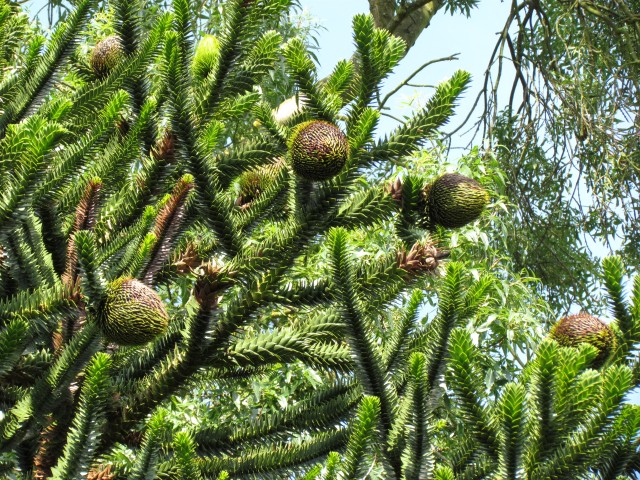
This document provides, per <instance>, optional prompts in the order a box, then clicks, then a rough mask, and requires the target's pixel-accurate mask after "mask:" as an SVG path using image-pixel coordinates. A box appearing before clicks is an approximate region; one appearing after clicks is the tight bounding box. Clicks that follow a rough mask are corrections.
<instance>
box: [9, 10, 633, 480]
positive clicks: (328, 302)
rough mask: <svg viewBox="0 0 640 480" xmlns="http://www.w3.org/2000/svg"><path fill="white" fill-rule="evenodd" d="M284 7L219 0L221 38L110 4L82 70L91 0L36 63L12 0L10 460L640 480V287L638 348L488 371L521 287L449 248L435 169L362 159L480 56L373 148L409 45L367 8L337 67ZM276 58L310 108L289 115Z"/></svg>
mask: <svg viewBox="0 0 640 480" xmlns="http://www.w3.org/2000/svg"><path fill="white" fill-rule="evenodd" d="M291 6H292V2H290V1H288V0H229V1H228V2H224V8H223V9H222V10H221V11H222V12H223V14H222V15H223V16H222V20H221V22H220V25H217V27H216V29H215V32H216V36H217V38H218V39H219V46H218V47H216V49H217V50H218V51H217V53H215V55H213V54H212V52H211V51H207V52H204V51H203V48H204V47H203V46H202V44H201V45H200V46H197V44H196V41H195V40H196V38H199V37H201V36H202V33H201V32H198V24H199V21H200V19H199V17H198V18H196V16H195V15H194V8H193V7H194V5H192V4H191V3H190V2H189V1H187V0H177V1H174V2H173V3H172V5H171V11H170V12H164V11H163V7H162V6H158V7H157V9H158V10H157V11H156V12H155V13H154V15H153V16H152V17H150V18H148V19H147V18H144V19H143V14H144V13H145V12H143V11H142V7H143V5H142V3H140V2H137V1H124V0H114V1H113V2H112V3H111V4H110V5H107V6H105V8H108V9H109V12H110V13H111V14H112V15H110V16H109V18H110V19H112V20H113V24H112V25H110V26H109V28H110V29H111V30H112V31H114V32H115V33H116V34H117V35H118V36H119V38H120V41H121V47H122V51H123V52H122V53H123V55H122V57H121V58H119V59H118V61H117V62H115V63H114V64H113V65H110V66H109V69H108V71H109V72H108V75H104V76H103V78H101V79H96V78H95V76H93V75H91V73H90V72H89V73H87V71H86V65H84V66H83V65H82V62H81V61H80V60H78V59H79V58H80V57H81V56H78V55H76V56H71V58H72V61H71V62H67V61H66V60H67V54H68V53H69V52H70V50H71V49H72V47H74V46H75V45H76V44H77V43H81V42H82V41H83V40H84V39H83V38H82V35H83V33H81V32H83V31H84V24H85V20H86V19H87V18H88V17H89V16H90V15H93V14H94V13H97V12H98V8H99V7H98V6H97V5H95V4H94V3H92V2H86V1H85V2H79V3H76V4H75V10H74V11H73V12H71V13H70V14H69V15H68V16H67V17H66V19H65V21H64V22H63V23H60V24H59V25H58V27H56V29H55V32H54V33H53V35H52V36H51V37H50V39H49V40H47V41H46V47H45V48H44V49H43V50H42V51H43V52H44V53H42V54H40V47H42V46H43V45H44V43H45V40H43V38H42V37H40V36H39V35H37V34H36V33H37V32H31V31H29V30H28V28H27V26H26V24H25V23H24V18H23V16H21V14H20V13H19V8H18V7H17V6H14V5H11V6H8V7H7V8H4V7H2V6H0V28H2V29H3V30H2V31H3V32H4V31H7V32H16V34H19V35H23V36H24V37H29V38H30V43H29V45H30V46H29V48H28V49H27V53H26V57H25V58H24V59H21V53H20V52H19V51H18V45H17V43H16V44H11V42H10V41H8V40H4V39H2V42H5V43H3V44H2V45H4V46H3V48H4V50H2V52H1V55H0V62H5V63H6V64H12V63H16V68H15V69H5V68H4V67H3V69H2V72H4V74H5V77H3V78H2V79H0V95H1V96H2V105H3V106H4V107H3V114H2V116H1V117H0V130H1V132H0V167H1V168H0V171H1V172H2V176H0V188H2V195H1V196H0V411H1V412H2V414H3V415H2V417H1V418H0V454H2V455H3V456H2V457H1V458H2V462H0V468H2V469H4V470H3V471H2V473H1V474H0V475H2V474H4V473H6V472H8V474H9V475H12V476H15V477H20V476H24V475H31V474H33V476H36V477H40V478H46V477H49V476H53V477H54V478H77V477H78V476H88V477H89V478H97V477H98V478H99V477H100V476H107V475H113V476H114V477H115V478H136V479H143V478H189V479H196V478H220V479H223V478H291V477H295V478H310V479H311V478H325V479H332V478H335V479H337V478H344V479H345V480H346V479H352V478H360V477H364V476H367V475H368V476H371V478H389V479H393V478H396V479H422V478H441V479H449V478H453V477H454V476H455V478H458V477H461V478H472V477H475V478H483V477H494V478H516V477H518V476H522V475H528V478H567V476H568V475H572V474H573V472H576V476H575V478H580V476H586V475H587V474H589V473H594V474H595V473H600V472H607V473H606V474H607V475H633V474H635V472H636V471H637V463H638V461H637V452H635V450H634V449H635V443H634V442H636V441H637V436H638V435H637V434H638V431H637V426H638V425H639V424H640V421H639V420H638V419H639V418H640V417H638V415H637V410H636V409H633V408H622V407H621V399H622V398H623V396H624V394H625V392H627V391H628V390H629V389H630V388H631V387H632V386H633V385H635V384H637V383H638V380H637V378H638V375H637V372H638V371H640V367H638V365H636V364H634V363H632V362H634V361H635V360H634V357H633V355H631V353H632V352H633V349H634V346H635V344H636V343H637V341H638V340H640V339H639V338H638V335H637V332H638V331H640V330H639V329H638V328H639V327H638V324H640V314H639V313H638V312H639V311H640V308H639V307H638V305H640V288H638V287H637V286H638V285H640V283H638V282H636V284H635V285H636V288H635V289H634V291H633V294H632V295H633V298H632V302H631V303H632V305H631V307H628V306H627V305H626V299H625V298H624V295H625V292H624V288H623V286H622V282H623V277H624V275H623V273H622V272H623V269H622V268H621V266H620V265H618V264H617V263H616V262H615V261H610V262H609V263H608V264H607V265H608V266H607V267H606V268H605V275H606V278H607V286H608V288H609V293H610V296H611V298H612V305H613V306H614V311H615V317H616V320H617V324H618V330H619V332H620V337H621V339H620V345H621V347H620V348H618V349H617V350H616V352H615V354H614V355H612V357H611V360H610V361H609V362H607V363H606V364H605V365H604V366H603V367H602V369H601V370H600V371H598V372H596V371H594V370H591V369H589V368H588V366H589V365H590V362H591V361H592V360H593V359H594V358H595V357H596V355H597V352H596V351H595V349H594V348H593V347H589V346H588V345H585V346H579V347H578V348H561V347H560V346H558V345H557V344H556V343H554V342H545V343H543V344H542V346H541V347H540V349H539V350H538V354H537V355H536V357H535V359H534V360H532V362H531V363H530V364H529V366H527V367H526V368H524V370H523V371H522V372H515V373H514V376H513V377H512V378H511V379H510V382H509V383H507V384H506V385H504V384H500V385H498V386H496V385H493V386H492V388H490V389H485V385H484V381H483V379H484V378H485V377H486V374H485V371H484V369H485V367H486V365H487V364H491V363H492V362H493V361H494V360H493V359H494V358H495V357H496V356H498V355H500V354H502V353H503V351H504V350H503V348H506V347H507V346H509V344H506V346H505V345H489V346H487V351H486V352H485V351H483V350H481V349H479V348H478V347H477V346H476V344H475V343H474V341H476V340H478V339H477V338H474V337H472V336H470V335H469V333H468V330H466V328H467V327H469V326H470V325H480V324H483V323H490V317H491V314H490V313H489V312H490V310H491V308H493V306H495V305H496V304H498V302H497V301H496V298H497V297H505V296H507V293H505V292H506V289H505V290H499V289H498V288H497V287H496V285H495V284H496V283H497V282H494V279H493V277H491V276H490V275H481V274H478V272H471V273H470V272H467V271H466V270H465V268H464V267H463V265H462V264H461V263H459V262H453V261H452V262H449V261H448V260H447V257H448V255H449V254H450V252H449V247H450V245H449V244H448V239H447V238H446V237H436V236H433V235H432V234H433V233H434V232H429V231H428V229H429V228H430V227H431V225H430V224H429V222H425V221H423V220H421V219H420V215H419V212H420V211H421V210H424V203H425V201H424V199H423V198H422V197H421V189H422V186H423V185H424V183H425V182H424V180H425V179H424V178H422V177H421V176H420V175H414V174H410V175H406V176H405V177H403V180H402V182H400V184H401V185H398V184H397V182H394V185H393V186H392V188H391V189H389V188H387V185H386V184H385V183H386V181H384V180H375V178H376V176H375V175H371V173H372V168H374V167H375V166H377V165H380V164H396V163H399V162H400V160H401V157H403V156H405V155H408V154H411V153H412V152H414V151H416V150H417V149H418V148H420V146H421V145H422V144H424V142H425V141H427V140H428V139H429V138H431V137H434V136H435V135H436V134H437V129H438V128H439V127H440V126H442V125H444V124H445V123H446V122H447V120H448V118H449V116H450V115H451V113H452V110H453V106H454V105H455V103H456V101H457V98H458V97H459V95H460V94H461V93H462V92H463V91H464V89H465V87H466V85H467V83H468V81H469V76H468V74H466V73H464V72H456V73H455V74H454V75H453V76H452V77H451V79H450V80H447V81H445V82H443V83H442V84H441V85H439V86H438V87H437V89H436V91H435V93H434V95H433V97H432V98H431V100H429V101H428V102H427V103H426V105H425V106H424V108H422V109H420V110H419V111H418V112H416V113H415V114H413V115H412V116H411V117H410V118H409V120H408V121H407V122H406V123H404V124H402V125H400V126H399V127H398V128H397V129H396V130H395V131H394V132H392V133H391V134H389V135H388V136H387V137H384V138H382V139H376V138H375V136H374V132H375V131H376V129H377V128H378V122H379V119H380V111H379V109H378V108H376V107H375V106H374V103H373V102H374V99H375V98H376V93H377V91H378V89H379V88H380V84H381V82H382V81H383V80H384V79H385V78H386V77H387V76H388V75H389V73H390V72H391V70H392V69H393V68H394V67H395V65H397V63H398V62H399V60H400V58H401V57H402V55H403V54H404V51H405V44H404V42H403V41H402V40H399V39H397V38H395V37H393V36H392V35H391V34H389V33H388V32H386V31H384V30H381V29H379V28H376V27H375V24H374V21H373V19H372V18H371V17H369V16H365V15H359V16H357V17H356V18H355V19H354V22H353V25H354V39H355V44H356V48H357V55H356V57H355V60H354V61H342V62H339V64H338V65H337V66H336V68H335V69H334V71H333V73H332V74H331V75H330V77H329V78H328V79H327V81H326V82H320V81H318V79H317V75H316V70H315V65H314V63H313V60H312V58H313V56H312V55H311V54H310V53H309V52H308V51H307V49H306V48H305V42H304V41H303V39H298V38H291V37H290V31H288V30H287V29H282V31H274V30H271V28H274V25H276V26H277V25H279V24H280V23H282V21H283V19H284V18H285V14H286V13H287V12H288V10H289V9H290V8H291ZM7 18H13V19H14V20H12V21H7V20H6V19H7ZM143 20H144V21H143ZM30 35H31V37H33V38H31V37H30ZM92 38H95V36H93V37H92ZM205 38H206V37H205ZM280 52H281V54H282V58H280ZM203 56H204V57H205V58H204V59H203ZM280 60H281V62H280V63H279V61H280ZM2 65H4V64H2ZM200 67H202V68H200ZM205 67H206V68H205ZM274 69H280V70H278V72H277V74H278V75H281V76H283V78H286V79H287V82H289V83H288V84H287V85H288V86H285V87H286V88H287V89H288V90H287V92H286V93H287V94H293V93H297V94H298V97H299V98H300V99H301V103H302V104H303V108H302V111H301V112H300V113H298V114H297V115H295V116H294V117H293V118H292V119H291V120H289V121H286V122H280V121H279V120H278V116H277V115H276V114H275V113H274V107H276V105H275V104H274V103H270V102H272V101H273V99H274V97H278V96H279V94H278V95H275V94H274V92H265V88H266V87H267V86H269V85H272V83H270V82H271V80H270V79H265V76H266V75H268V74H269V73H273V72H274ZM58 78H63V80H64V81H63V82H52V80H54V79H58ZM285 83H286V82H285ZM125 123H126V125H127V128H121V127H123V125H125ZM338 124H340V125H341V127H340V128H343V130H341V129H340V128H339V127H337V125H338ZM307 130H310V131H311V133H312V135H310V137H309V138H308V139H307V138H306V137H305V135H306V133H305V132H307ZM325 134H327V135H328V136H329V141H328V142H327V141H326V140H327V139H326V138H321V137H323V136H325ZM308 140H309V141H308ZM288 141H289V145H288V143H287V142H288ZM327 143H328V145H327ZM296 145H298V147H296ZM300 145H302V146H300ZM325 147H327V148H328V149H325ZM298 154H300V155H298ZM296 156H297V157H296ZM314 156H315V157H316V158H315V160H314V162H315V163H313V168H312V169H311V170H309V171H307V172H306V173H305V172H303V173H302V175H300V173H301V172H300V169H299V168H298V167H296V158H298V160H299V159H300V158H303V160H304V161H305V162H307V161H308V160H309V159H313V157H314ZM288 158H290V159H291V162H292V166H293V168H292V169H290V168H288V164H287V159H288ZM327 162H328V163H330V164H331V165H330V168H328V169H327V168H323V169H321V170H318V168H317V167H318V165H317V164H318V163H319V164H323V163H327ZM303 163H304V162H303ZM307 164H308V162H307ZM292 170H293V172H292ZM309 172H311V174H309ZM295 173H297V174H298V175H295ZM256 175H257V176H258V178H256ZM299 175H300V176H302V177H303V180H302V181H301V180H300V179H299V178H298V176H299ZM304 177H306V178H307V179H311V180H324V179H329V178H330V179H331V181H326V182H316V183H312V182H309V181H305V180H304ZM467 184H469V182H467ZM400 187H402V188H400ZM483 198H484V200H485V203H486V197H483ZM239 199H240V201H238V200H239ZM427 203H428V202H427ZM483 206H484V205H483ZM372 238H373V239H377V240H378V245H374V243H375V242H370V241H369V240H370V239H372ZM363 239H365V240H363ZM375 246H377V247H378V249H377V250H376V249H374V248H373V247H375ZM494 287H496V290H494ZM429 308H430V312H429V313H428V314H427V313H425V311H426V310H427V309H429ZM508 336H509V335H508V333H507V334H505V337H506V338H507V339H508ZM105 339H106V340H107V341H106V342H105V341H104V340H105ZM478 341H480V340H478ZM507 353H508V354H510V355H512V356H513V359H512V360H513V361H514V362H515V361H517V360H521V358H520V355H523V358H524V354H522V353H519V352H515V353H512V352H510V351H508V349H507ZM527 353H530V352H527ZM282 378H286V379H287V381H286V382H284V381H282ZM184 399H187V400H188V401H183V400H184ZM190 406H191V407H193V409H194V411H192V412H191V411H187V409H188V408H191V407H190ZM452 438H455V441H452ZM5 460H6V461H5ZM596 469H597V471H596ZM109 472H110V473H109Z"/></svg>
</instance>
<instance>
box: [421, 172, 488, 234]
mask: <svg viewBox="0 0 640 480" xmlns="http://www.w3.org/2000/svg"><path fill="white" fill-rule="evenodd" d="M424 195H425V198H426V208H427V213H428V215H429V218H430V219H431V222H433V223H434V224H436V225H441V226H443V227H445V228H459V227H463V226H465V225H467V224H468V223H471V222H473V221H474V220H476V219H477V218H478V217H479V216H480V214H482V211H483V210H484V208H485V207H486V206H487V204H488V203H489V194H488V193H487V191H486V190H485V189H484V187H483V186H482V185H480V184H479V183H478V182H477V181H476V180H474V179H472V178H469V177H465V176H464V175H460V174H458V173H447V174H445V175H442V176H441V177H439V178H437V179H436V181H435V182H433V183H432V184H431V185H428V186H427V188H426V189H425V193H424Z"/></svg>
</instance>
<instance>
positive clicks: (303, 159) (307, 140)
mask: <svg viewBox="0 0 640 480" xmlns="http://www.w3.org/2000/svg"><path fill="white" fill-rule="evenodd" d="M289 156H290V159H291V166H292V168H293V171H294V172H295V173H296V175H298V176H300V177H302V178H304V179H307V180H312V181H320V180H328V179H329V178H332V177H334V176H336V175H337V174H338V173H339V172H340V170H342V167H344V164H345V163H346V161H347V157H348V156H349V143H348V142H347V137H345V135H344V133H342V132H341V131H340V129H339V128H338V127H337V126H335V125H334V124H332V123H329V122H324V121H322V120H311V121H309V122H304V123H301V124H300V125H298V126H296V127H295V129H294V131H293V133H292V134H291V137H290V138H289Z"/></svg>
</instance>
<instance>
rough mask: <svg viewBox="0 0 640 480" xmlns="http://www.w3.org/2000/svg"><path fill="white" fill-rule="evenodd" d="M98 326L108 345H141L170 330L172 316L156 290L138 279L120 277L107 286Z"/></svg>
mask: <svg viewBox="0 0 640 480" xmlns="http://www.w3.org/2000/svg"><path fill="white" fill-rule="evenodd" d="M98 323H99V325H100V329H101V330H102V333H103V334H104V336H105V337H106V339H107V340H108V341H109V342H113V343H117V344H118V345H142V344H144V343H147V342H150V341H151V340H153V339H154V338H156V337H157V336H158V335H161V334H162V333H164V332H165V331H166V330H167V327H168V325H169V315H167V311H166V309H165V307H164V304H163V303H162V300H161V299H160V297H159V296H158V294H157V293H156V292H155V291H154V290H153V289H151V288H149V287H147V286H146V285H145V284H143V283H142V282H140V281H139V280H136V279H135V278H119V279H118V280H114V281H113V282H111V283H110V284H109V285H108V286H107V295H106V298H105V300H104V302H103V303H102V305H101V308H100V312H99V315H98Z"/></svg>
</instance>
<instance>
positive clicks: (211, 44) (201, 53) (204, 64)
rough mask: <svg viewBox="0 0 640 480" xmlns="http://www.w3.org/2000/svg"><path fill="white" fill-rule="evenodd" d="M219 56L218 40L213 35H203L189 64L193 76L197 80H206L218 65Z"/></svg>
mask: <svg viewBox="0 0 640 480" xmlns="http://www.w3.org/2000/svg"><path fill="white" fill-rule="evenodd" d="M219 55H220V40H218V39H217V37H216V36H215V35H205V36H204V37H202V39H201V40H200V41H199V42H198V46H197V47H196V52H195V54H194V55H193V62H192V64H191V67H192V69H193V75H194V76H195V77H196V78H198V79H204V78H206V77H207V75H209V73H211V71H212V70H213V69H214V68H215V66H216V64H217V63H218V56H219Z"/></svg>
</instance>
